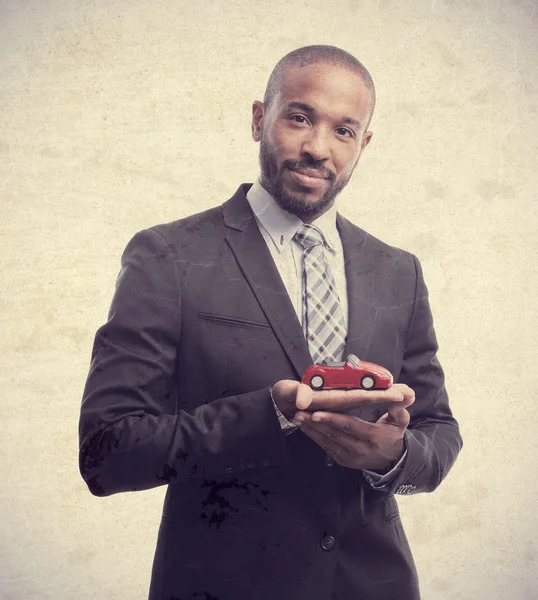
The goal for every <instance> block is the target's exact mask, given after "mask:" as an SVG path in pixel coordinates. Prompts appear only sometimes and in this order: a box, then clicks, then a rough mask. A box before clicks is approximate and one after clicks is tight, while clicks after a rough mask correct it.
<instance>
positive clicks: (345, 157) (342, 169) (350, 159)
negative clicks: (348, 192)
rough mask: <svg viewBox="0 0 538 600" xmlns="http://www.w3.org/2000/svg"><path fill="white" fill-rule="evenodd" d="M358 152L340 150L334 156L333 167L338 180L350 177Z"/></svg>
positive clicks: (355, 164)
mask: <svg viewBox="0 0 538 600" xmlns="http://www.w3.org/2000/svg"><path fill="white" fill-rule="evenodd" d="M358 154H359V153H358V152H345V151H342V152H340V153H339V154H338V155H336V156H335V167H336V172H337V176H338V179H339V180H340V179H348V178H349V177H351V174H352V173H353V171H354V169H355V167H356V166H357V162H358V160H359V156H358Z"/></svg>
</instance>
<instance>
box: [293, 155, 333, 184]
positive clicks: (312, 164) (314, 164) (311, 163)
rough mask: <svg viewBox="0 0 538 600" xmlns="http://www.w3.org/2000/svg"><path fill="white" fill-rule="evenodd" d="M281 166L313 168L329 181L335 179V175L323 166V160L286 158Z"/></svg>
mask: <svg viewBox="0 0 538 600" xmlns="http://www.w3.org/2000/svg"><path fill="white" fill-rule="evenodd" d="M282 167H283V168H286V169H314V170H316V171H318V172H319V173H321V175H323V177H325V179H328V180H329V181H334V180H335V179H336V175H335V174H334V173H333V172H332V171H330V170H329V169H327V168H326V167H324V166H323V161H316V160H291V159H287V160H285V161H284V162H283V163H282Z"/></svg>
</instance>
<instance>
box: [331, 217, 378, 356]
mask: <svg viewBox="0 0 538 600" xmlns="http://www.w3.org/2000/svg"><path fill="white" fill-rule="evenodd" d="M336 226H337V228H338V231H339V233H340V238H341V240H342V246H343V248H344V261H345V271H346V282H347V297H348V333H347V341H346V347H345V350H344V356H347V355H348V354H350V353H353V354H355V355H356V356H358V357H359V358H361V359H364V360H367V359H368V352H369V349H370V345H371V342H372V335H373V331H374V327H375V317H376V309H375V306H374V283H375V281H374V268H373V264H372V261H371V256H370V254H369V252H367V251H366V246H367V238H368V234H367V233H366V232H365V231H363V230H362V229H360V228H359V227H356V226H355V225H353V224H352V223H351V222H350V221H348V220H347V219H345V218H344V217H342V216H341V215H338V216H337V219H336Z"/></svg>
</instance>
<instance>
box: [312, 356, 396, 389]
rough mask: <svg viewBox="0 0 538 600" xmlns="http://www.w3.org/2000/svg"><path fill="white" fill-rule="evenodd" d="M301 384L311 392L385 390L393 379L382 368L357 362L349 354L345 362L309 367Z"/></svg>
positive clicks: (362, 361) (354, 357)
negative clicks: (304, 384) (358, 389)
mask: <svg viewBox="0 0 538 600" xmlns="http://www.w3.org/2000/svg"><path fill="white" fill-rule="evenodd" d="M301 383H306V385H309V386H310V387H311V388H312V389H313V390H322V389H324V388H325V389H344V390H345V389H357V388H362V389H364V390H373V389H378V390H385V389H387V388H389V387H390V386H391V385H392V383H393V378H392V375H391V373H390V372H389V371H387V369H385V368H384V367H381V366H379V365H376V364H374V363H371V362H366V361H365V360H359V359H358V358H357V357H356V356H355V355H354V354H349V355H348V357H347V360H346V361H345V362H327V363H324V364H321V365H311V366H310V367H308V369H307V370H306V371H305V374H304V375H303V379H302V380H301Z"/></svg>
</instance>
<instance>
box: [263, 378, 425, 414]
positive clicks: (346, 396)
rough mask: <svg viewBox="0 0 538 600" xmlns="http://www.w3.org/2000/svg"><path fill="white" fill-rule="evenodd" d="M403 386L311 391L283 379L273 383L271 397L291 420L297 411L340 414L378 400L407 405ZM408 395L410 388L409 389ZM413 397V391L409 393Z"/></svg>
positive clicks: (308, 388) (405, 387)
mask: <svg viewBox="0 0 538 600" xmlns="http://www.w3.org/2000/svg"><path fill="white" fill-rule="evenodd" d="M407 389H409V388H407V386H402V385H393V386H392V387H390V388H388V389H386V390H360V389H358V390H322V391H318V392H316V391H314V390H312V389H311V388H310V387H309V386H308V385H306V384H304V383H299V382H298V381H292V380H290V379H283V380H281V381H278V382H277V383H275V385H274V386H273V400H274V401H275V404H276V405H277V406H278V408H279V410H280V411H281V412H282V414H283V415H284V416H285V417H286V419H288V420H289V421H291V420H292V419H293V417H294V416H295V413H296V412H297V411H300V410H307V411H309V412H314V411H317V410H324V411H330V412H339V413H344V412H346V411H348V410H350V409H352V408H357V407H359V406H365V405H368V404H378V403H381V402H394V403H395V404H398V403H403V404H404V406H407V405H408V404H409V402H408V398H407V395H408V394H406V391H407ZM409 392H410V393H411V394H412V390H410V389H409ZM413 398H414V394H413Z"/></svg>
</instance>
